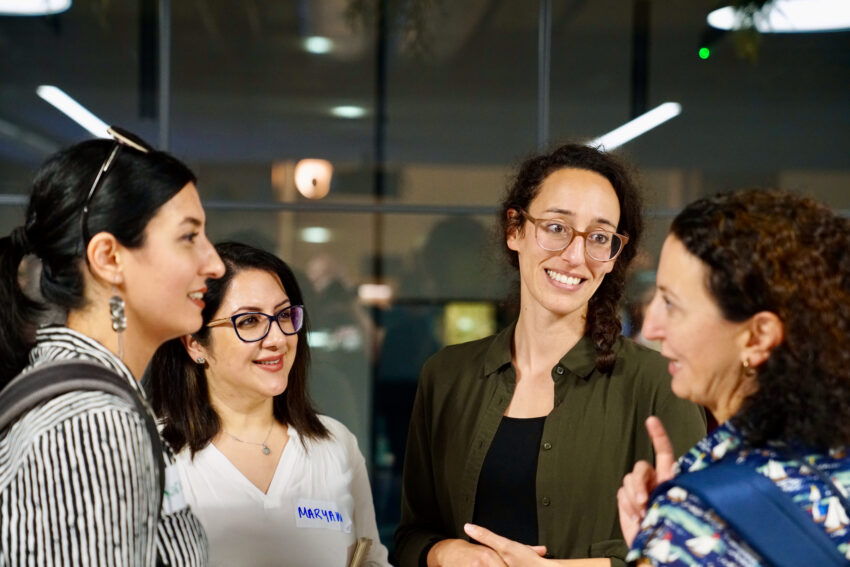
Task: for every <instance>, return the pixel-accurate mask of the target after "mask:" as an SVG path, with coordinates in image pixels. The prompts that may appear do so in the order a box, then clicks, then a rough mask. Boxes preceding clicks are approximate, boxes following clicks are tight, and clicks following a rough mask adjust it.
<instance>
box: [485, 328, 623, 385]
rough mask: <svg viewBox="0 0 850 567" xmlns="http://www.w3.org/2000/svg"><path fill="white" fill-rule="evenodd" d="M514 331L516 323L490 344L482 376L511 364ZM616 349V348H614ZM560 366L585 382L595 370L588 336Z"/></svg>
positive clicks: (594, 357)
mask: <svg viewBox="0 0 850 567" xmlns="http://www.w3.org/2000/svg"><path fill="white" fill-rule="evenodd" d="M515 329H516V321H514V322H513V323H511V324H510V325H508V326H507V327H505V328H504V329H502V330H501V331H500V332H499V333H498V334H497V335H496V336H495V337H493V341H492V342H491V343H490V346H489V348H488V349H487V354H486V355H485V357H484V375H485V376H490V375H491V374H493V373H495V372H497V371H499V370H501V369H503V368H504V367H505V366H507V365H510V363H511V343H512V341H513V337H514V330H515ZM615 348H616V347H615ZM559 364H560V365H561V366H563V367H564V368H565V369H567V370H568V371H569V372H570V373H572V374H573V375H575V376H578V377H579V378H583V379H585V380H587V379H588V378H590V375H591V374H592V373H593V370H594V369H595V368H596V349H595V348H594V347H593V341H592V340H591V339H590V337H589V336H587V335H584V336H583V337H582V338H581V339H579V341H578V343H576V345H575V346H574V347H573V348H571V349H570V350H569V352H567V353H566V354H565V355H564V356H563V357H561V360H560V362H559Z"/></svg>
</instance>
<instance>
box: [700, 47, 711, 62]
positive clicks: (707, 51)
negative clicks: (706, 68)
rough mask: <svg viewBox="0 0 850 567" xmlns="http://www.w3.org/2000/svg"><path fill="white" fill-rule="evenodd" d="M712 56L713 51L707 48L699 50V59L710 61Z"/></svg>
mask: <svg viewBox="0 0 850 567" xmlns="http://www.w3.org/2000/svg"><path fill="white" fill-rule="evenodd" d="M710 56H711V50H710V49H709V48H707V47H700V48H699V58H700V59H708V58H709V57H710Z"/></svg>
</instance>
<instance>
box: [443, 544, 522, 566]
mask: <svg viewBox="0 0 850 567" xmlns="http://www.w3.org/2000/svg"><path fill="white" fill-rule="evenodd" d="M467 565H469V566H472V567H505V562H504V561H502V559H501V558H500V557H499V554H498V553H496V552H495V551H493V550H492V549H490V548H488V547H485V546H483V545H476V544H474V543H469V542H468V541H465V540H462V539H444V540H442V541H440V542H438V543H436V544H434V546H433V547H432V548H431V550H430V551H428V567H466V566H467Z"/></svg>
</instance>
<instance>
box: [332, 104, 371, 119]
mask: <svg viewBox="0 0 850 567" xmlns="http://www.w3.org/2000/svg"><path fill="white" fill-rule="evenodd" d="M331 114H333V115H334V116H339V117H340V118H362V117H364V116H365V115H366V109H365V108H363V107H362V106H352V105H343V106H335V107H333V108H332V109H331Z"/></svg>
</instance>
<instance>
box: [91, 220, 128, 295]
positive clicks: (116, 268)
mask: <svg viewBox="0 0 850 567" xmlns="http://www.w3.org/2000/svg"><path fill="white" fill-rule="evenodd" d="M123 251H124V247H123V246H121V244H120V243H119V242H118V239H117V238H115V235H113V234H110V233H108V232H98V233H97V234H95V235H94V236H93V237H92V239H91V240H89V243H88V246H86V257H87V258H88V261H89V267H90V269H91V271H92V273H93V274H94V275H95V276H97V277H98V278H100V279H102V280H104V281H105V282H107V283H109V284H112V285H119V284H122V283H124V272H123V269H122V268H123V266H122V264H121V260H122V252H123Z"/></svg>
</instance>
